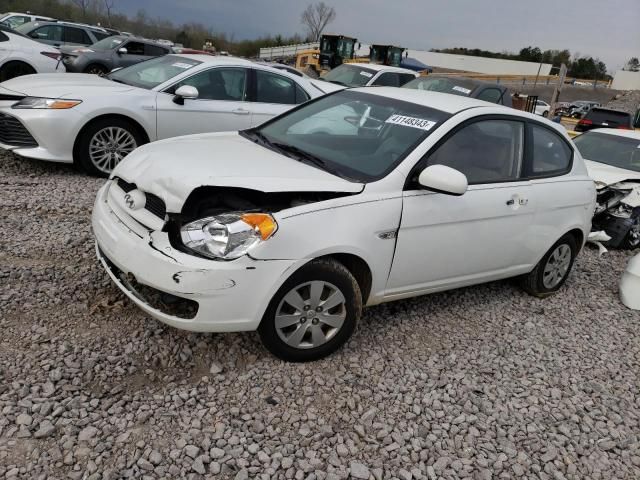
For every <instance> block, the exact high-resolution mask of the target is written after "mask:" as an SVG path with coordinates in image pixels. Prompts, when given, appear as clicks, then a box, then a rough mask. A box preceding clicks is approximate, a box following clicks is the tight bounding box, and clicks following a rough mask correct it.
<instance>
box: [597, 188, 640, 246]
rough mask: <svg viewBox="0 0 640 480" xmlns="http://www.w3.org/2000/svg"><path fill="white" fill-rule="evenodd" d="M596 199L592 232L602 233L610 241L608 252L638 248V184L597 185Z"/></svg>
mask: <svg viewBox="0 0 640 480" xmlns="http://www.w3.org/2000/svg"><path fill="white" fill-rule="evenodd" d="M596 187H597V188H598V197H597V201H596V209H595V213H594V216H593V222H592V223H593V230H594V231H601V230H604V231H605V232H606V233H607V235H609V236H610V237H611V239H610V240H608V241H607V242H606V245H607V246H608V247H611V248H625V249H634V248H637V247H638V246H640V182H637V181H625V182H620V183H615V184H612V185H604V184H602V183H598V182H596Z"/></svg>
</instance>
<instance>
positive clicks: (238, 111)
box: [231, 108, 251, 115]
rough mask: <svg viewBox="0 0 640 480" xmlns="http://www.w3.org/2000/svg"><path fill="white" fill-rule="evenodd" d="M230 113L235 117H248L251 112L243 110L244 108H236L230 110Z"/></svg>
mask: <svg viewBox="0 0 640 480" xmlns="http://www.w3.org/2000/svg"><path fill="white" fill-rule="evenodd" d="M231 113H234V114H236V115H249V114H250V113H251V112H250V111H249V110H245V109H244V108H236V109H235V110H231Z"/></svg>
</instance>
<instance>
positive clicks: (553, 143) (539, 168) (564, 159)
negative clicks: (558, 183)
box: [527, 124, 573, 177]
mask: <svg viewBox="0 0 640 480" xmlns="http://www.w3.org/2000/svg"><path fill="white" fill-rule="evenodd" d="M530 128H531V130H530V132H531V134H530V136H529V138H530V139H531V145H530V153H531V154H530V164H529V165H527V170H528V172H527V176H530V177H551V176H559V175H564V174H566V173H568V172H569V170H570V169H571V163H572V160H573V149H572V148H571V147H570V146H569V144H568V143H567V142H566V141H565V139H564V138H562V137H561V136H560V135H558V134H557V133H556V132H554V131H553V130H551V129H549V128H545V127H542V126H539V125H535V124H531V126H530Z"/></svg>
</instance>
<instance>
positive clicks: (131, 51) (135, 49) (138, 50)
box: [124, 42, 144, 55]
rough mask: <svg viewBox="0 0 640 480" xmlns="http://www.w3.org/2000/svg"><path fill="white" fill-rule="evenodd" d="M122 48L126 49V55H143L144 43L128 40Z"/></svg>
mask: <svg viewBox="0 0 640 480" xmlns="http://www.w3.org/2000/svg"><path fill="white" fill-rule="evenodd" d="M124 48H126V49H127V54H128V55H144V43H140V42H128V43H127V44H126V45H124Z"/></svg>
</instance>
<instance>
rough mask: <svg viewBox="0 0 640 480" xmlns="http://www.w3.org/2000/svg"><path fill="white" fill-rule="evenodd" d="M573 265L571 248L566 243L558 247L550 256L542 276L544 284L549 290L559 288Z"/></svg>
mask: <svg viewBox="0 0 640 480" xmlns="http://www.w3.org/2000/svg"><path fill="white" fill-rule="evenodd" d="M570 265H571V247H570V246H569V245H567V244H566V243H563V244H561V245H558V247H557V248H556V249H555V250H554V251H553V252H552V253H551V255H549V258H548V259H547V264H546V265H545V267H544V272H543V274H542V284H543V285H544V288H547V289H549V290H551V289H553V288H555V287H557V286H558V285H559V284H560V282H562V280H563V279H564V277H565V275H566V274H567V272H568V271H569V266H570Z"/></svg>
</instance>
